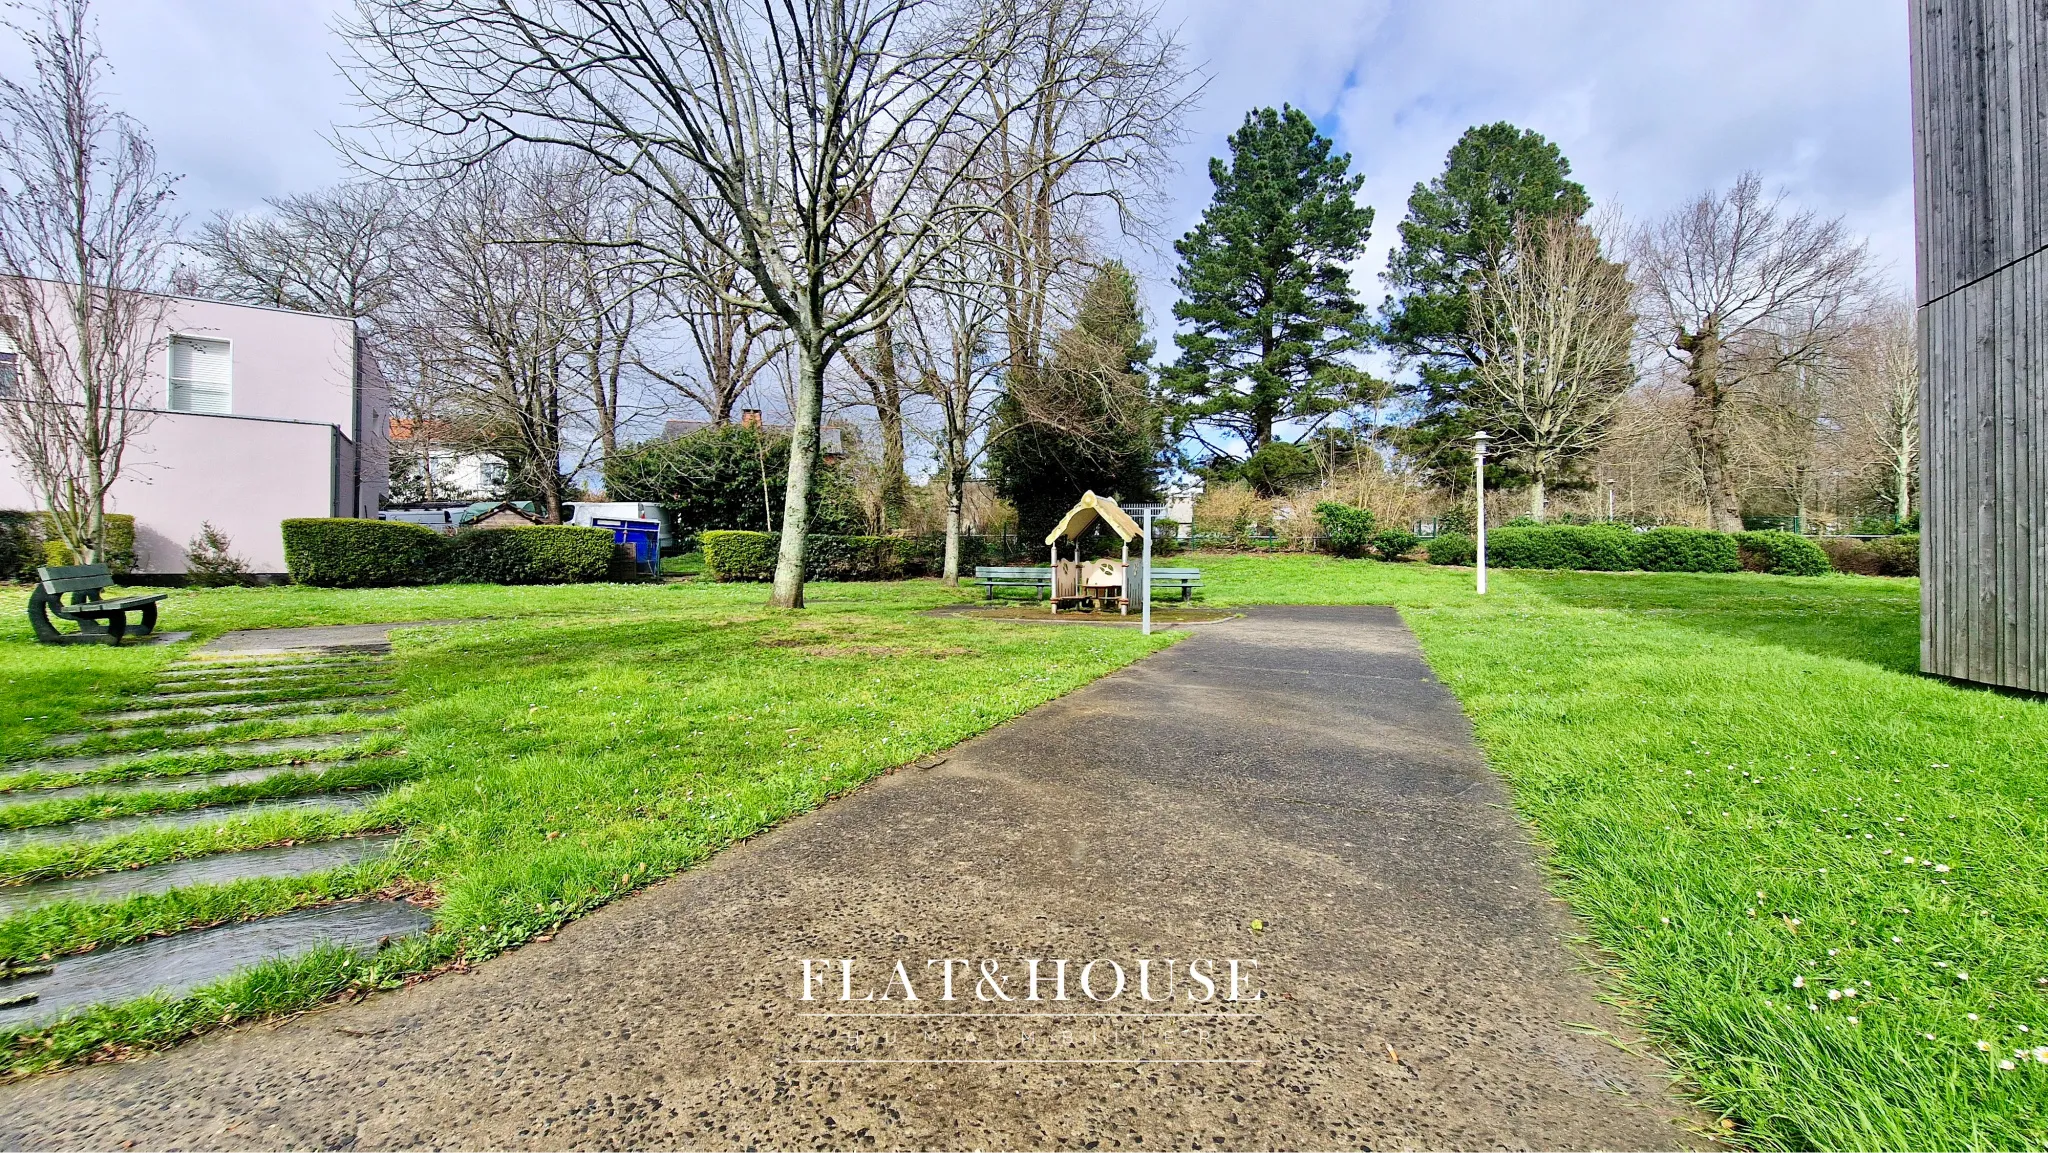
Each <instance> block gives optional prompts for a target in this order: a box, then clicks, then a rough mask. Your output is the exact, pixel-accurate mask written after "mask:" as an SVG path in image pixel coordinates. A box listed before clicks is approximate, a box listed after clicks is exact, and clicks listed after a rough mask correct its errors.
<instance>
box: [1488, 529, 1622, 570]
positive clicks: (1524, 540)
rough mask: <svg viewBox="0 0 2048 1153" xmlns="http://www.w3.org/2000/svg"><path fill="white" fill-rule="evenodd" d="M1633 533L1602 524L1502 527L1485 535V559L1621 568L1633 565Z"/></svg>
mask: <svg viewBox="0 0 2048 1153" xmlns="http://www.w3.org/2000/svg"><path fill="white" fill-rule="evenodd" d="M1634 535H1635V534H1634V533H1631V532H1629V531H1628V530H1627V529H1619V528H1612V527H1608V526H1605V525H1541V526H1534V527H1528V526H1522V527H1509V528H1503V529H1499V530H1497V531H1495V532H1491V533H1488V534H1487V536H1486V563H1488V564H1490V565H1494V566H1497V567H1500V568H1542V569H1587V570H1591V571H1594V572H1623V571H1626V570H1628V569H1632V568H1634V567H1636V562H1635V552H1634V549H1633V547H1632V546H1633V544H1634V542H1633V540H1632V539H1631V538H1632V537H1633V536H1634Z"/></svg>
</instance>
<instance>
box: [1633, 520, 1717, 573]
mask: <svg viewBox="0 0 2048 1153" xmlns="http://www.w3.org/2000/svg"><path fill="white" fill-rule="evenodd" d="M1635 562H1636V567H1637V568H1640V569H1648V570H1649V571H1651V572H1740V571H1741V570H1742V558H1741V555H1740V552H1739V550H1737V548H1736V547H1735V538H1734V537H1733V536H1731V535H1729V534H1727V533H1724V532H1713V531H1711V530H1709V529H1702V528H1653V529H1651V530H1650V531H1649V532H1645V533H1637V534H1635Z"/></svg>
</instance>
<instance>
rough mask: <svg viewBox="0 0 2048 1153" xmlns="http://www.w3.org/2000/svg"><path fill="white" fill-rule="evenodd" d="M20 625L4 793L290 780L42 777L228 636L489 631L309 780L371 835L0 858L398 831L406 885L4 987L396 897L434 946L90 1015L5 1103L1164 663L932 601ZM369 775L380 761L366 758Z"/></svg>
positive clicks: (179, 603) (551, 607)
mask: <svg viewBox="0 0 2048 1153" xmlns="http://www.w3.org/2000/svg"><path fill="white" fill-rule="evenodd" d="M22 597H23V594H22V593H21V592H19V591H18V590H10V591H5V592H0V667H4V668H5V669H6V670H7V671H6V673H5V678H4V679H5V684H4V685H0V710H4V711H0V716H7V717H9V718H10V722H9V724H8V725H7V726H5V735H4V737H0V789H14V788H22V787H28V786H35V787H48V786H54V785H66V784H75V783H91V782H101V783H113V782H116V781H124V780H132V779H136V778H139V777H145V776H148V775H156V774H168V773H187V772H193V771H200V770H204V769H214V768H227V767H236V766H240V765H244V764H257V763H275V762H276V760H277V758H276V757H275V756H274V755H273V756H271V757H269V758H264V757H262V756H246V755H241V754H237V753H234V752H233V751H232V746H226V747H219V742H218V741H215V740H212V739H208V740H205V741H203V742H198V743H205V744H207V745H209V746H215V751H213V752H209V753H204V754H193V753H190V752H178V751H175V750H173V751H170V752H167V753H165V754H162V755H160V756H156V757H152V758H149V759H147V760H143V761H137V762H127V763H123V764H119V765H115V766H109V767H105V768H100V769H94V770H90V771H85V772H76V773H60V772H53V771H50V770H47V769H38V768H34V767H31V766H33V763H34V762H35V761H36V760H37V759H39V758H43V757H49V756H68V755H72V754H73V753H74V752H76V751H77V750H72V749H60V750H51V749H48V748H47V747H45V745H44V742H45V740H46V739H47V738H48V737H49V736H51V735H55V734H57V733H62V732H67V731H76V730H78V729H81V728H83V727H85V722H84V720H83V718H84V716H85V714H87V713H90V712H92V711H96V710H105V709H110V708H120V707H132V706H133V705H134V703H135V702H134V701H133V700H131V699H129V698H132V697H134V696H136V695H138V694H141V693H146V692H147V691H148V690H149V688H150V686H151V685H152V684H154V683H155V681H156V679H157V676H158V674H159V673H160V672H161V670H162V669H163V668H164V666H166V665H167V664H169V663H170V662H171V661H173V660H175V659H176V658H177V657H179V656H180V655H182V654H183V653H184V652H186V651H189V650H190V648H191V647H192V646H193V645H194V644H197V643H199V642H203V641H204V640H206V639H209V638H211V637H213V636H217V635H219V634H220V633H222V632H225V631H227V630H229V629H233V628H252V627H283V626H294V625H309V624H349V623H363V622H374V621H393V620H449V619H461V620H474V621H476V622H477V623H473V624H468V625H464V626H460V627H442V628H432V629H423V630H420V631H416V632H400V633H398V634H397V653H396V654H395V656H394V659H393V661H392V664H391V666H390V669H389V671H390V673H391V675H392V677H393V679H394V680H395V682H396V684H397V687H398V689H399V692H400V696H399V698H398V699H397V701H395V702H391V703H395V704H398V705H400V706H401V708H400V711H399V712H398V713H396V714H393V715H389V716H381V717H377V718H369V719H370V720H373V721H375V722H377V723H380V724H381V723H385V722H389V721H392V720H395V721H397V722H398V723H399V724H402V726H403V737H402V741H401V739H400V737H399V736H398V735H396V734H386V735H381V736H373V737H370V738H369V739H366V741H364V742H363V743H362V745H361V747H360V748H359V749H357V750H337V751H330V752H329V753H325V754H322V755H320V756H319V757H310V758H305V759H306V760H309V761H314V762H316V763H315V764H314V765H311V766H308V768H309V769H314V768H319V767H328V771H329V772H330V773H334V772H340V773H344V774H350V776H349V777H348V778H347V779H350V780H354V779H355V778H357V777H361V778H363V780H362V782H361V783H393V782H397V783H396V787H395V788H393V790H392V791H391V792H390V793H389V795H387V796H386V797H385V798H384V799H383V800H382V801H380V802H378V803H377V804H376V805H374V806H373V807H371V808H370V809H369V810H367V811H364V812H355V813H346V814H322V813H315V812H288V813H272V814H265V815H261V816H258V817H254V818H250V819H247V820H241V821H234V822H231V823H228V824H225V825H210V826H205V827H200V828H196V829H177V830H152V831H146V832H140V833H135V834H131V835H129V836H124V837H120V838H116V839H112V840H109V841H106V842H103V843H97V844H91V845H77V844H60V845H37V846H23V847H20V848H18V849H16V850H14V851H12V852H9V853H4V854H0V882H18V881H23V880H28V879H32V878H44V877H57V876H73V875H80V874H85V873H90V872H94V871H99V870H103V869H107V868H119V867H129V866H133V865H139V864H146V863H154V862H160V861H166V860H172V859H176V858H178V857H182V856H190V855H193V854H197V853H204V852H210V851H218V850H220V849H226V848H247V847H255V846H258V845H265V844H277V843H281V842H283V841H287V840H306V839H318V838H321V837H325V836H332V835H340V834H346V833H352V832H360V831H366V830H373V829H381V828H390V827H399V828H402V829H404V830H405V836H404V837H403V839H402V841H401V848H400V850H399V852H398V853H397V854H396V856H395V858H394V859H392V860H389V861H378V862H371V863H369V864H365V865H358V866H352V867H350V868H346V869H340V870H334V871H330V872H328V873H324V874H321V875H318V876H315V877H308V878H290V879H271V880H261V881H243V882H237V883H235V884H230V885H221V886H209V887H206V888H200V889H193V890H187V891H181V892H177V893H171V894H164V895H161V896H150V897H136V898H131V899H128V900H125V901H119V902H109V903H95V904H81V903H65V904H61V905H52V906H46V907H44V908H41V909H37V910H32V911H30V912H27V913H24V914H21V915H18V916H15V917H12V918H6V919H0V965H5V964H10V963H11V964H33V963H36V962H37V961H39V960H40V959H42V958H44V957H51V956H59V955H62V954H65V953H70V952H77V951H79V950H82V949H88V948H99V947H104V946H107V945H113V944H118V943H121V942H125V941H132V940H137V939H140V938H143V937H147V936H151V935H158V934H162V933H166V932H172V931H176V930H179V929H183V928H191V927H197V926H202V925H211V924H218V923H222V922H225V921H232V920H238V919H243V918H247V917H252V916H260V915H268V914H272V913H278V912H283V911H287V910H289V909H295V908H302V907H306V906H308V905H314V904H319V903H322V902H326V901H331V900H337V899H350V898H355V897H361V896H365V895H369V894H371V893H376V892H401V891H402V892H410V893H414V894H417V895H421V896H423V897H425V898H426V899H428V900H430V901H431V902H433V903H434V904H436V905H437V906H438V908H437V925H436V930H435V933H434V934H433V935H432V937H431V938H429V939H427V940H425V941H423V942H419V943H415V944H412V945H407V946H405V947H403V948H402V949H399V950H395V951H394V950H387V951H386V952H385V953H382V954H379V955H378V956H377V957H375V958H370V959H355V960H351V959H349V958H348V957H346V956H345V955H338V954H336V955H329V954H326V953H323V954H320V955H317V956H314V957H309V958H306V959H303V960H302V961H298V962H292V963H283V964H278V965H272V966H266V967H264V968H263V969H262V970H260V971H259V972H257V973H254V974H248V975H244V976H242V977H237V978H235V979H233V980H230V981H228V982H224V983H222V984H220V985H218V986H216V987H214V988H211V989H207V990H202V991H200V992H199V993H198V994H195V995H194V996H192V997H188V998H183V999H180V1000H178V1001H175V1002H164V1001H161V1000H157V1001H149V1002H141V1003H137V1004H134V1005H128V1006H116V1007H111V1008H105V1009H96V1010H91V1011H89V1012H87V1013H84V1014H81V1015H79V1016H77V1017H74V1018H71V1019H69V1020H67V1021H64V1022H61V1023H59V1024H57V1025H55V1026H52V1027H49V1028H45V1029H39V1030H38V1029H31V1030H26V1031H17V1032H16V1033H14V1034H12V1035H6V1034H0V1075H21V1074H25V1073H29V1072H33V1071H36V1070H38V1069H43V1068H48V1067H50V1066H52V1065H55V1064H60V1063H63V1062H67V1061H74V1060H81V1059H98V1058H103V1057H108V1056H115V1055H119V1054H121V1053H125V1052H127V1051H130V1050H131V1049H135V1048H147V1047H153V1046H159V1045H163V1044H166V1043H169V1042H172V1041H175V1040H177V1039H179V1038H181V1037H184V1036H187V1035H189V1034H190V1033H192V1032H194V1031H196V1030H199V1029H202V1028H210V1027H213V1026H215V1025H218V1024H221V1023H226V1022H232V1021H236V1020H241V1019H246V1018H248V1017H250V1016H255V1015H261V1014H265V1013H273V1012H281V1011H288V1010H291V1009H297V1008H301V1007H303V1006H305V1005H307V1004H310V1003H312V1002H315V1001H318V1000H319V999H321V998H324V997H328V996H332V995H334V994H336V993H337V992H340V991H344V990H346V989H349V988H351V987H373V986H376V985H379V984H388V983H390V982H392V981H395V980H398V979H400V978H402V977H404V976H406V975H408V974H411V973H415V972H418V971H421V970H422V969H425V968H430V967H432V966H435V965H441V964H448V963H466V962H468V961H473V960H476V959H480V958H483V957H488V956H490V955H492V954H494V953H496V952H498V951H500V950H502V949H505V948H508V947H510V946H513V945H516V944H518V943H520V942H523V941H526V940H529V939H531V938H532V937H534V936H537V935H539V934H542V933H545V932H547V931H549V930H550V929H552V928H554V927H556V926H558V925H560V924H561V923H562V922H563V921H564V920H566V919H568V918H570V917H574V916H576V915H578V914H580V913H582V912H585V911H587V910H589V909H592V908H594V907H596V906H598V905H601V904H603V903H604V902H606V901H609V900H612V899H614V898H616V897H618V896H620V895H621V894H623V893H626V892H629V891H631V890H633V889H635V888H638V887H640V886H642V885H645V884H648V883H650V882H653V881H656V880H659V879H661V878H663V877H666V876H669V875H672V874H673V873H675V872H676V871H678V870H680V869H683V868H687V867H689V866H690V865H692V864H694V863H696V862H698V861H701V860H703V859H704V858H705V857H706V856H707V855H709V854H711V853H713V852H716V851H717V850H718V849H719V848H722V847H724V846H726V845H729V844H732V843H733V842H735V841H738V840H741V839H743V838H745V837H748V836H751V835H753V834H755V833H758V832H760V831H762V830H763V829H766V828H768V827H769V826H771V825H773V824H775V823H776V822H778V821H781V820H783V819H786V818H788V817H789V816H791V815H794V814H796V813H800V812H803V811H806V810H808V809H811V808H814V807H815V806H817V805H819V804H821V803H823V802H824V801H825V800H827V799H828V798H830V797H832V796H834V795H835V794H838V793H842V792H845V791H846V790H848V789H851V788H854V787H856V786H858V785H859V784H861V783H862V782H863V781H866V780H868V779H870V778H872V777H873V776H875V775H876V774H878V773H881V772H885V771H887V770H888V769H890V768H892V767H894V766H896V765H900V764H903V763H906V762H908V761H911V760H914V759H916V758H917V757H919V756H921V755H923V754H926V753H929V752H932V751H935V750H938V749H943V748H945V747H948V746H950V745H952V744H955V743H957V742H959V741H960V740H963V739H965V738H967V737H969V736H972V735H974V734H975V733H978V732H980V731H982V730H984V729H987V728H989V727H991V726H993V725H996V724H999V723H1001V722H1002V721H1004V720H1007V719H1009V718H1011V717H1014V716H1016V715H1018V714H1020V713H1022V712H1025V711H1027V710H1028V709H1030V708H1033V707H1035V706H1036V705H1038V704H1041V703H1043V702H1044V701H1046V700H1049V699H1051V698H1053V697H1055V696H1059V695H1061V694H1063V693H1065V692H1068V691H1070V690H1072V689H1074V688H1076V687H1078V686H1080V685H1082V684H1085V683H1087V682H1088V681H1090V680H1093V679H1094V678H1096V677H1099V676H1101V675H1103V674H1104V673H1106V672H1109V671H1111V670H1113V669H1115V668H1118V667H1120V666H1121V665H1123V664H1125V663H1127V662H1129V661H1131V660H1133V659H1136V658H1137V657H1139V656H1141V655H1143V654H1144V653H1146V652H1149V651H1152V650H1153V649H1155V648H1158V647H1160V646H1162V645H1165V644H1169V643H1171V640H1172V638H1171V637H1169V636H1155V637H1151V638H1145V637H1140V636H1138V635H1137V634H1136V633H1135V632H1133V631H1130V630H1121V629H1043V628H1017V627H1015V626H1007V627H1006V626H1003V625H1000V624H991V623H982V622H977V621H973V620H963V619H958V618H952V617H935V616H930V615H927V614H926V612H925V610H928V609H931V608H935V607H939V606H942V605H946V604H950V603H953V602H954V601H955V600H956V599H957V596H956V594H953V593H951V592H948V591H946V590H944V589H941V588H940V587H939V586H938V585H937V584H936V583H933V582H918V583H903V584H870V585H825V584H821V585H813V586H812V588H811V589H810V590H809V599H810V603H811V607H810V609H808V610H807V611H805V612H804V613H801V614H790V613H776V612H770V611H768V610H766V609H764V608H763V607H762V602H763V600H764V595H763V592H762V590H761V589H760V588H759V587H755V586H721V585H716V584H709V583H701V582H691V583H687V584H670V585H659V586H653V585H639V586H606V587H589V586H585V587H577V588H521V589H505V588H494V587H482V586H456V587H443V588H431V589H385V590H369V591H339V590H321V589H309V588H270V589H214V590H186V591H181V592H178V593H177V594H175V595H174V596H173V598H172V599H171V601H170V602H169V603H167V604H166V605H165V606H164V613H163V621H164V627H166V628H176V629H188V628H189V629H192V630H194V632H195V634H196V636H195V638H194V641H193V642H190V643H188V644H184V645H172V646H163V647H151V648H121V649H102V648H47V647H42V646H38V645H35V644H34V643H33V642H32V640H31V638H30V636H29V632H28V629H27V625H26V620H25V616H24V614H23V613H22V611H21V600H22ZM361 691H375V692H382V691H384V690H381V689H363V690H361ZM268 695H270V696H275V695H277V694H268ZM14 718H19V721H18V723H17V722H16V721H15V720H14ZM318 727H320V726H317V725H314V726H308V725H305V724H303V723H301V722H298V721H290V722H284V721H258V722H252V723H251V724H250V725H248V726H239V727H238V728H237V729H236V730H234V731H235V733H236V734H237V735H239V736H245V737H246V736H250V735H271V734H273V733H274V732H281V731H307V730H308V729H309V728H318ZM213 736H214V734H206V737H208V738H212V737H213ZM104 743H106V744H107V745H108V746H109V747H113V746H117V745H118V746H121V747H129V746H130V745H131V744H132V742H123V741H121V740H110V741H107V742H104ZM401 746H402V747H401ZM97 747H100V744H99V743H95V744H89V745H85V746H80V748H81V749H92V748H97ZM352 751H353V752H362V753H370V752H377V753H383V754H386V755H383V756H375V757H372V756H361V757H355V758H351V757H350V756H349V754H350V753H351V752H352ZM311 787H314V783H313V782H310V781H309V780H308V779H307V777H306V774H304V773H299V774H294V775H293V778H291V779H287V780H284V781H281V782H279V783H277V784H275V785H273V784H272V783H271V782H264V783H263V785H262V786H261V787H258V786H246V785H245V786H233V787H230V788H228V789H222V790H209V791H207V792H206V793H204V794H196V795H201V796H206V797H208V798H209V799H214V800H225V799H242V798H252V797H257V796H276V795H292V794H295V793H303V792H305V791H308V789H309V788H311ZM194 795H195V794H185V795H178V796H175V797H161V796H160V797H157V798H153V799H137V798H133V797H123V798H119V799H113V798H99V799H94V798H83V799H80V800H75V801H61V800H60V801H47V802H38V803H36V804H35V805H34V806H33V807H32V810H30V811H28V812H24V813H20V814H15V815H12V816H11V819H10V820H9V821H8V823H9V824H10V825H26V824H46V823H55V822H57V821H60V820H67V819H73V818H75V817H76V816H78V815H81V814H86V815H103V814H108V813H116V812H120V813H127V812H135V811H162V810H168V809H172V808H180V807H189V805H190V804H192V803H196V802H194V801H192V800H191V799H190V798H191V797H192V796H194Z"/></svg>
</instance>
